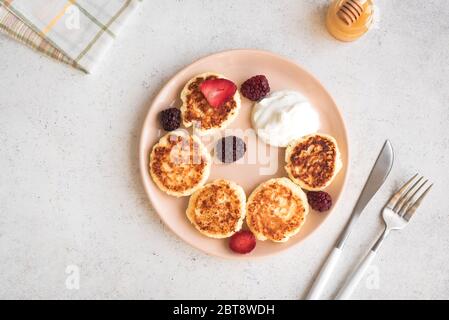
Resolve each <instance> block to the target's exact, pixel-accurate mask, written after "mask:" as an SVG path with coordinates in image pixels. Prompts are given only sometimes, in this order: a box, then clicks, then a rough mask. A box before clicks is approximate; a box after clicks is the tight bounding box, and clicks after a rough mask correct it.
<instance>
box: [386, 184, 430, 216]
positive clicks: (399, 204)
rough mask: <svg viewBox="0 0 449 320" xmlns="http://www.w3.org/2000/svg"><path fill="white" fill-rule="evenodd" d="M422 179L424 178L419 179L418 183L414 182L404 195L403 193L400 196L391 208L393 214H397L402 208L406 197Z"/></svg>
mask: <svg viewBox="0 0 449 320" xmlns="http://www.w3.org/2000/svg"><path fill="white" fill-rule="evenodd" d="M422 179H424V177H421V178H419V179H418V181H416V182H415V183H414V184H413V185H412V186H411V187H410V188H408V189H407V191H406V192H405V193H403V194H402V195H401V197H400V198H399V200H398V202H397V203H396V204H395V205H394V207H393V211H394V212H396V213H397V212H398V211H399V209H401V208H402V206H403V205H404V202H405V201H406V200H407V199H408V196H409V195H410V193H411V192H412V191H413V190H414V189H415V188H416V187H417V186H418V185H419V183H420V182H421V181H422Z"/></svg>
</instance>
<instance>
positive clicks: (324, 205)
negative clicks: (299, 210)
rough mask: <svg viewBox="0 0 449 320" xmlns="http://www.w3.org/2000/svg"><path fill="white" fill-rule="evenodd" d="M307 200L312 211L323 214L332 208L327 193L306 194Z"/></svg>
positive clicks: (330, 199) (311, 192)
mask: <svg viewBox="0 0 449 320" xmlns="http://www.w3.org/2000/svg"><path fill="white" fill-rule="evenodd" d="M307 200H308V201H309V204H310V206H311V207H312V209H313V210H316V211H319V212H324V211H328V210H329V209H330V208H331V207H332V198H331V196H330V194H329V193H327V192H324V191H309V192H307Z"/></svg>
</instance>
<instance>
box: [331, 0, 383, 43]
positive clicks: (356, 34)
mask: <svg viewBox="0 0 449 320" xmlns="http://www.w3.org/2000/svg"><path fill="white" fill-rule="evenodd" d="M373 18H374V4H373V1H372V0H334V1H332V3H331V4H330V6H329V10H328V12H327V17H326V25H327V29H328V30H329V32H330V34H331V35H333V36H334V37H335V38H336V39H338V40H341V41H354V40H357V39H358V38H360V37H361V36H363V35H364V34H365V33H366V32H368V30H369V29H370V27H371V25H372V24H373V20H374V19H373Z"/></svg>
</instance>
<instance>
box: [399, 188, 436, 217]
mask: <svg viewBox="0 0 449 320" xmlns="http://www.w3.org/2000/svg"><path fill="white" fill-rule="evenodd" d="M427 182H429V180H426V181H424V182H423V183H421V185H420V186H419V187H418V189H416V191H415V192H413V194H412V195H411V196H409V197H408V198H406V199H405V198H404V201H402V206H401V208H399V211H398V214H399V215H400V216H401V217H403V216H404V214H405V212H406V211H407V209H408V208H409V207H410V205H411V204H412V201H413V199H415V196H416V195H417V194H418V192H419V191H421V189H422V188H424V186H425V185H426V184H427ZM411 190H413V188H412V189H411ZM411 190H410V191H411Z"/></svg>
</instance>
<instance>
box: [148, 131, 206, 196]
mask: <svg viewBox="0 0 449 320" xmlns="http://www.w3.org/2000/svg"><path fill="white" fill-rule="evenodd" d="M149 166H150V173H151V177H152V178H153V181H154V182H155V183H156V185H157V186H158V187H159V188H160V189H161V190H162V191H164V192H165V193H167V194H169V195H173V196H176V197H183V196H189V195H191V194H192V193H194V192H195V191H196V190H198V188H200V187H201V186H202V185H203V184H204V183H205V182H206V181H207V179H208V178H209V173H210V166H211V158H210V155H209V152H208V151H207V149H206V147H205V146H204V145H203V144H202V142H201V141H200V140H199V139H198V137H196V136H191V135H189V134H188V133H186V132H184V131H181V130H180V131H175V132H171V133H169V134H167V135H166V136H164V137H162V138H161V139H160V140H159V142H158V143H157V144H156V145H155V146H154V147H153V150H152V152H151V155H150V164H149Z"/></svg>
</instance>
